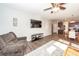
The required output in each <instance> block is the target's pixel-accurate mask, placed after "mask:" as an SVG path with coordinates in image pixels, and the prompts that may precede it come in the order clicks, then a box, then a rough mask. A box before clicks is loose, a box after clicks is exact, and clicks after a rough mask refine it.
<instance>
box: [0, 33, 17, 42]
mask: <svg viewBox="0 0 79 59" xmlns="http://www.w3.org/2000/svg"><path fill="white" fill-rule="evenodd" d="M1 37H2V38H3V39H4V41H5V42H6V43H9V42H11V41H16V36H15V35H14V33H13V32H9V33H7V34H3V35H2V36H1Z"/></svg>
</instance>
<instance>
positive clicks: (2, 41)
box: [0, 37, 6, 50]
mask: <svg viewBox="0 0 79 59" xmlns="http://www.w3.org/2000/svg"><path fill="white" fill-rule="evenodd" d="M5 45H6V44H5V42H4V40H3V39H2V38H1V37H0V50H1V49H2V48H3V47H4V46H5Z"/></svg>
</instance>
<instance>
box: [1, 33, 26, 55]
mask: <svg viewBox="0 0 79 59" xmlns="http://www.w3.org/2000/svg"><path fill="white" fill-rule="evenodd" d="M26 47H27V41H26V37H19V38H17V37H16V35H15V33H13V32H9V33H7V34H3V35H0V55H1V56H22V55H24V54H25V52H26Z"/></svg>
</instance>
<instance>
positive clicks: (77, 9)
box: [6, 3, 79, 20]
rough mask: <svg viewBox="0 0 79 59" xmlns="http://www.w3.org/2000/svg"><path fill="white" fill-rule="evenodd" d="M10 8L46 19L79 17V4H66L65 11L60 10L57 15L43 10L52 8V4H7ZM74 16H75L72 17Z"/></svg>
mask: <svg viewBox="0 0 79 59" xmlns="http://www.w3.org/2000/svg"><path fill="white" fill-rule="evenodd" d="M6 5H8V6H10V7H13V8H16V9H20V10H23V11H25V12H26V13H31V14H33V15H38V16H39V17H43V18H45V19H51V20H55V19H65V18H71V17H79V4H78V3H66V4H65V5H64V6H65V7H66V9H65V10H59V11H58V12H56V13H52V14H51V13H50V12H51V10H48V11H43V9H45V8H48V7H50V6H51V4H50V3H26V4H22V3H21V4H20V3H19V4H6ZM72 15H73V16H72Z"/></svg>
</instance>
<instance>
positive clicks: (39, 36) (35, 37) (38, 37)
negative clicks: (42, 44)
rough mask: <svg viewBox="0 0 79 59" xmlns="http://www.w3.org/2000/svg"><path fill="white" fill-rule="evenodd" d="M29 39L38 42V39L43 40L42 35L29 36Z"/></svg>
mask: <svg viewBox="0 0 79 59" xmlns="http://www.w3.org/2000/svg"><path fill="white" fill-rule="evenodd" d="M31 38H32V41H36V40H39V39H41V38H43V33H37V34H33V35H32V36H31Z"/></svg>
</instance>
